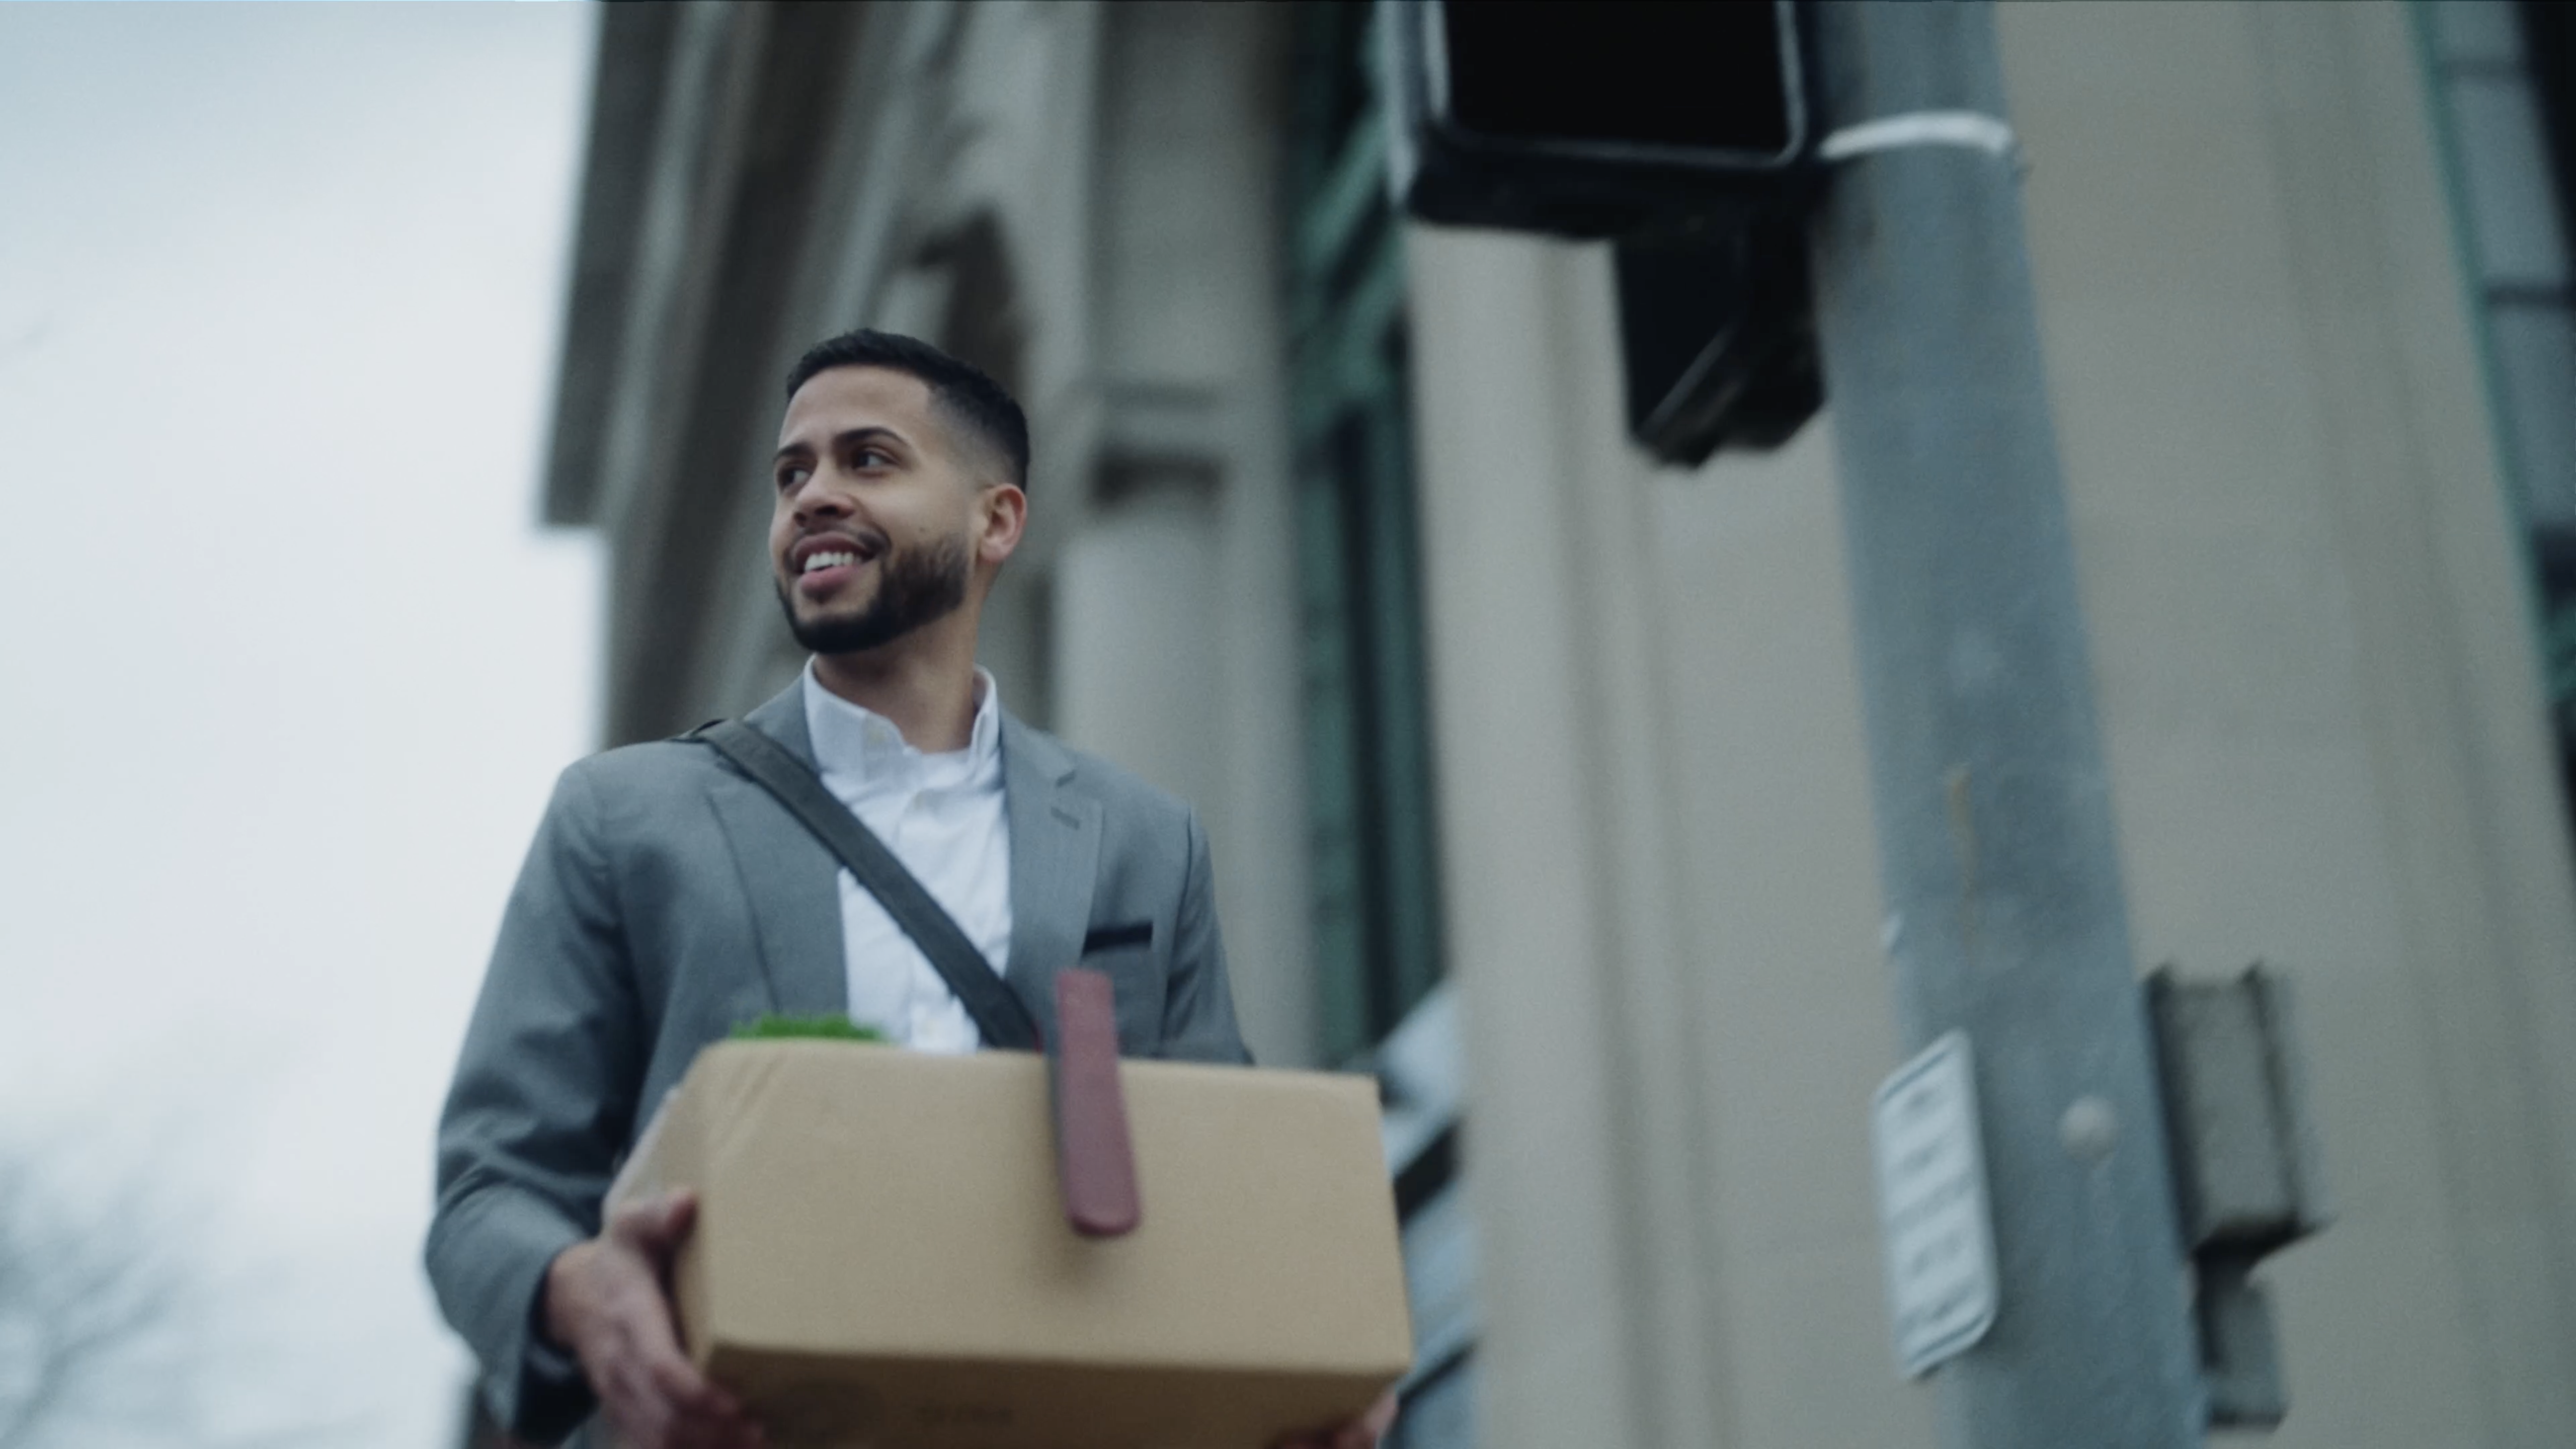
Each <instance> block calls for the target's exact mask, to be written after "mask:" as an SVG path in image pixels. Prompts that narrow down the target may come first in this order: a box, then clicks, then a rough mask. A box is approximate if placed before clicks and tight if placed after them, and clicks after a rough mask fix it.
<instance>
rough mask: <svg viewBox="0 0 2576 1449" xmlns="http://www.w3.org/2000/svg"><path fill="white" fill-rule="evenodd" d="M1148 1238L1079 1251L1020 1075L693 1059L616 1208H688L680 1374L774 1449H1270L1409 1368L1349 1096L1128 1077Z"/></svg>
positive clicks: (1296, 1079) (1132, 1068)
mask: <svg viewBox="0 0 2576 1449" xmlns="http://www.w3.org/2000/svg"><path fill="white" fill-rule="evenodd" d="M1119 1073H1120V1085H1121V1088H1122V1090H1123V1091H1124V1093H1125V1096H1126V1101H1127V1111H1128V1119H1129V1124H1130V1128H1131V1130H1132V1132H1133V1135H1134V1142H1135V1156H1136V1171H1137V1179H1138V1183H1139V1186H1140V1188H1141V1191H1142V1197H1143V1205H1144V1217H1143V1222H1142V1224H1141V1225H1140V1226H1139V1227H1138V1228H1137V1229H1136V1231H1134V1232H1132V1233H1130V1234H1127V1235H1126V1236H1123V1237H1117V1238H1107V1239H1096V1240H1093V1239H1085V1238H1082V1237H1080V1236H1078V1235H1077V1234H1076V1233H1075V1232H1074V1231H1073V1229H1072V1228H1071V1227H1070V1226H1069V1225H1068V1224H1067V1223H1066V1221H1065V1216H1064V1209H1063V1206H1062V1203H1061V1200H1060V1199H1059V1196H1058V1191H1057V1184H1056V1165H1055V1154H1054V1143H1053V1138H1052V1135H1051V1134H1052V1127H1051V1125H1050V1117H1049V1104H1048V1088H1047V1072H1046V1063H1045V1062H1044V1060H1043V1059H1041V1058H1038V1057H1035V1056H1029V1055H1025V1054H1018V1053H979V1054H977V1055H973V1056H937V1055H930V1054H925V1053H917V1052H910V1051H904V1050H901V1049H898V1048H894V1047H885V1046H874V1045H868V1044H862V1043H851V1042H833V1041H757V1042H754V1041H744V1042H725V1043H721V1044H718V1045H716V1046H713V1047H710V1048H708V1049H707V1050H706V1051H705V1052H704V1053H703V1054H702V1055H701V1056H700V1057H699V1058H698V1060H697V1062H696V1063H695V1064H694V1065H693V1066H692V1067H691V1068H690V1070H689V1074H688V1077H687V1079H686V1080H685V1081H684V1082H682V1084H681V1086H680V1089H679V1090H678V1091H677V1092H676V1093H674V1094H673V1096H672V1097H671V1099H670V1100H669V1101H668V1102H667V1103H665V1104H664V1107H663V1110H662V1112H661V1113H660V1114H659V1115H658V1117H657V1119H656V1121H655V1122H654V1124H653V1126H652V1128H651V1129H650V1130H649V1131H648V1132H647V1133H646V1134H645V1137H644V1139H643V1140H642V1141H641V1142H639V1144H638V1146H637V1150H636V1153H635V1155H634V1160H633V1161H631V1162H630V1163H629V1164H628V1166H627V1169H626V1170H625V1171H624V1172H622V1173H621V1174H620V1175H619V1179H618V1183H617V1186H616V1188H615V1189H614V1190H613V1191H612V1193H611V1198H610V1201H611V1203H612V1205H613V1204H616V1203H619V1202H623V1201H625V1200H627V1199H630V1198H632V1197H635V1196H638V1195H641V1194H646V1193H651V1192H655V1191H659V1190H661V1189H664V1188H670V1187H690V1188H694V1189H696V1190H697V1192H698V1194H699V1199H700V1203H699V1211H698V1224H697V1229H696V1231H695V1233H694V1234H693V1236H692V1237H691V1239H690V1241H689V1243H688V1244H687V1246H686V1247H685V1248H684V1249H683V1251H682V1253H681V1256H680V1260H679V1263H678V1266H677V1271H676V1276H675V1284H674V1292H675V1296H676V1298H677V1300H678V1304H679V1315H680V1324H681V1331H682V1334H683V1336H684V1339H685V1342H686V1343H687V1344H688V1347H689V1351H690V1353H691V1354H692V1356H693V1357H695V1359H696V1360H697V1362H698V1363H699V1365H700V1366H701V1367H702V1368H704V1369H705V1370H706V1371H707V1372H708V1373H710V1374H711V1375H712V1376H713V1377H714V1378H715V1379H716V1381H717V1382H719V1383H722V1384H724V1385H725V1386H726V1387H727V1388H729V1389H731V1390H733V1391H734V1392H735V1393H737V1394H739V1395H741V1396H742V1397H743V1398H744V1400H745V1401H746V1402H748V1403H749V1404H750V1405H751V1406H752V1408H753V1409H754V1411H755V1412H756V1413H758V1414H759V1415H760V1417H761V1419H762V1420H763V1422H764V1423H765V1424H766V1425H767V1426H768V1429H769V1433H770V1441H771V1443H773V1444H775V1445H778V1446H781V1449H792V1446H800V1445H825V1444H829V1445H853V1446H855V1445H869V1446H875V1449H1265V1446H1267V1445H1268V1444H1270V1443H1271V1442H1272V1441H1273V1440H1275V1439H1276V1438H1277V1437H1278V1436H1279V1435H1280V1434H1281V1433H1283V1432H1286V1431H1289V1430H1294V1429H1300V1428H1310V1427H1315V1426H1320V1425H1325V1424H1331V1423H1336V1422H1339V1421H1341V1420H1344V1419H1347V1418H1349V1417H1351V1416H1352V1415H1354V1414H1356V1413H1358V1412H1359V1411H1361V1410H1362V1409H1363V1408H1365V1407H1366V1406H1367V1405H1368V1404H1369V1403H1370V1402H1372V1401H1373V1400H1374V1399H1375V1398H1376V1396H1377V1395H1378V1394H1379V1393H1380V1392H1381V1391H1383V1390H1384V1389H1385V1388H1386V1387H1387V1386H1388V1385H1389V1384H1391V1383H1393V1382H1394V1381H1395V1380H1396V1378H1397V1377H1399V1376H1400V1375H1401V1374H1402V1373H1403V1372H1404V1371H1405V1369H1406V1368H1407V1367H1408V1366H1409V1364H1410V1361H1411V1358H1412V1331H1411V1327H1410V1325H1409V1323H1408V1321H1407V1317H1406V1308H1405V1296H1404V1272H1403V1264H1402V1261H1401V1257H1400V1253H1399V1249H1398V1245H1397V1237H1396V1223H1395V1208H1394V1201H1393V1196H1392V1194H1391V1192H1390V1191H1389V1188H1388V1184H1387V1180H1386V1169H1385V1165H1384V1159H1383V1156H1382V1152H1381V1149H1380V1146H1379V1139H1378V1105H1377V1092H1376V1084H1375V1083H1374V1082H1372V1081H1371V1080H1370V1079H1368V1078H1366V1077H1351V1076H1335V1075H1326V1074H1321V1073H1313V1072H1281V1071H1267V1070H1263V1071H1253V1070H1246V1069H1243V1068H1239V1067H1212V1066H1200V1065H1193V1064H1182V1063H1171V1062H1123V1063H1121V1064H1120V1067H1119Z"/></svg>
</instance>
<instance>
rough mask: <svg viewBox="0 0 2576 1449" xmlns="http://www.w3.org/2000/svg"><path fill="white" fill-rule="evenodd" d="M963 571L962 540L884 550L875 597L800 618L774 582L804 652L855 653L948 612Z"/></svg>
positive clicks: (959, 596)
mask: <svg viewBox="0 0 2576 1449" xmlns="http://www.w3.org/2000/svg"><path fill="white" fill-rule="evenodd" d="M969 575H970V569H969V566H968V563H967V558H966V541H965V540H964V539H957V538H952V539H949V540H947V541H946V542H944V543H931V544H924V545H921V546H919V547H916V548H889V549H888V550H887V551H886V555H885V558H884V560H883V561H882V562H881V563H880V564H879V565H878V570H877V591H876V596H875V597H874V598H871V599H869V600H868V603H867V607H865V608H863V609H861V610H860V611H859V612H858V613H856V614H852V615H847V616H844V617H840V618H821V619H800V618H798V617H797V615H796V600H795V598H794V596H793V595H791V594H790V593H789V592H788V590H789V588H790V587H791V586H790V585H788V584H786V583H781V584H779V586H778V607H779V609H780V611H781V612H783V613H785V614H786V615H787V631H788V632H789V633H791V634H794V635H795V636H796V642H797V643H798V644H800V645H802V646H804V647H805V648H806V649H807V650H808V651H810V652H812V653H815V654H859V653H864V652H866V651H867V650H870V649H874V648H876V647H878V646H879V645H882V644H891V643H893V642H894V641H895V640H897V639H900V638H902V637H903V636H904V635H906V634H909V633H911V632H912V631H913V630H915V629H918V628H920V627H921V626H922V625H924V624H928V623H931V622H933V621H935V620H938V619H943V618H945V617H947V616H948V615H949V614H950V613H952V612H954V611H955V610H956V608H957V606H958V605H960V604H963V603H965V602H966V583H967V579H968V577H969Z"/></svg>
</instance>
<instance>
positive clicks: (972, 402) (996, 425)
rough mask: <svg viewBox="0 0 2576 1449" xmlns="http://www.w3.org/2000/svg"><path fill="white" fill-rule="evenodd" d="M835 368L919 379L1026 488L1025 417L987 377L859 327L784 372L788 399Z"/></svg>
mask: <svg viewBox="0 0 2576 1449" xmlns="http://www.w3.org/2000/svg"><path fill="white" fill-rule="evenodd" d="M834 367H882V368H884V369H886V370H887V371H889V372H900V373H905V374H908V375H910V376H912V377H917V378H920V379H921V381H922V383H923V384H924V385H925V386H927V387H928V388H929V389H930V397H931V401H932V402H934V403H936V404H938V405H939V406H940V407H942V408H945V409H946V410H947V412H948V414H949V416H951V417H953V418H955V419H956V420H957V421H959V422H961V423H963V424H965V425H966V430H967V431H968V432H970V433H972V434H974V435H975V437H976V438H978V439H979V440H981V441H982V442H984V443H986V444H988V445H990V446H991V447H992V448H993V449H994V450H995V451H997V452H999V453H1000V454H1001V455H1002V457H1003V458H1004V459H1005V460H1007V461H1008V462H1009V463H1010V465H1011V482H1012V483H1013V484H1014V485H1016V486H1017V487H1020V488H1023V489H1025V488H1027V487H1028V486H1029V416H1028V414H1026V413H1024V412H1022V411H1020V404H1019V400H1018V399H1017V398H1014V397H1012V396H1011V390H1010V389H1009V388H1006V387H1004V386H1002V385H1001V384H1000V383H998V382H995V381H994V380H993V375H992V374H991V373H988V372H986V371H985V370H984V369H982V368H980V367H977V366H976V365H975V364H973V363H971V362H968V361H966V360H965V359H964V358H962V357H951V356H949V355H948V354H947V353H945V352H942V351H940V350H939V349H938V348H936V347H933V346H931V345H930V344H929V343H927V342H924V341H922V340H921V339H920V338H918V337H906V336H904V335H903V334H902V333H899V332H879V331H877V330H876V329H875V328H873V327H862V328H860V329H858V330H857V331H855V332H844V333H842V334H841V335H840V336H838V337H828V338H825V339H824V340H823V341H821V342H817V343H815V344H814V345H813V346H812V347H809V348H807V349H806V350H805V355H804V356H803V357H800V358H798V359H796V365H795V366H794V367H791V368H789V369H788V370H787V396H788V397H789V398H791V399H792V398H794V397H795V396H796V389H798V388H800V387H803V386H804V385H805V384H806V383H807V382H810V381H812V380H813V377H814V374H816V373H818V372H822V371H825V370H826V369H829V368H834Z"/></svg>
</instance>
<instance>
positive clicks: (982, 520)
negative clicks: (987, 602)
mask: <svg viewBox="0 0 2576 1449" xmlns="http://www.w3.org/2000/svg"><path fill="white" fill-rule="evenodd" d="M1028 526H1029V495H1028V494H1027V493H1025V492H1022V491H1021V490H1020V489H1019V488H1017V487H1015V486H1014V485H1012V484H1009V483H995V484H991V485H989V486H987V487H985V488H984V489H982V490H981V491H979V492H978V493H977V494H976V496H975V562H976V563H977V564H979V565H981V566H983V567H985V568H999V567H1001V566H1002V561H1003V560H1004V559H1007V558H1009V557H1010V556H1011V554H1012V552H1013V551H1014V550H1016V549H1017V548H1019V546H1020V535H1021V534H1022V533H1024V532H1025V531H1026V530H1027V528H1028Z"/></svg>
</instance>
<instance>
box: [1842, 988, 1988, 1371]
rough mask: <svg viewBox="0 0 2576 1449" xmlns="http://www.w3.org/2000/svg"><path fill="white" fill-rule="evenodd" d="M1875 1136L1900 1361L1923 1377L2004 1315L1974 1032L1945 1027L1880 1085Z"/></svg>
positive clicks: (1890, 1310)
mask: <svg viewBox="0 0 2576 1449" xmlns="http://www.w3.org/2000/svg"><path fill="white" fill-rule="evenodd" d="M1870 1146H1871V1147H1872V1148H1873V1149H1874V1151H1875V1153H1876V1155H1877V1158H1878V1227H1879V1234H1880V1240H1881V1241H1880V1244H1879V1246H1880V1251H1881V1252H1882V1253H1883V1254H1884V1256H1885V1260H1886V1265H1887V1316H1888V1322H1889V1324H1890V1326H1891V1329H1892V1331H1893V1335H1894V1339H1895V1348H1896V1366H1897V1369H1898V1371H1899V1372H1901V1373H1903V1374H1904V1375H1905V1376H1906V1377H1907V1378H1910V1379H1911V1378H1920V1377H1922V1376H1923V1375H1924V1374H1927V1373H1929V1372H1931V1371H1932V1369H1933V1367H1934V1366H1935V1365H1937V1364H1939V1363H1940V1362H1941V1361H1942V1360H1944V1359H1947V1358H1950V1357H1953V1356H1954V1355H1957V1354H1960V1353H1964V1352H1966V1351H1967V1350H1968V1349H1969V1348H1971V1347H1973V1346H1974V1345H1975V1344H1976V1341H1977V1340H1978V1339H1980V1338H1983V1337H1985V1334H1986V1330H1987V1329H1989V1328H1991V1327H1993V1326H1994V1322H1995V1301H1996V1286H1995V1227H1994V1218H1993V1215H1992V1214H1991V1213H1990V1212H1989V1211H1988V1210H1987V1207H1986V1152H1985V1147H1984V1146H1983V1144H1981V1143H1980V1142H1979V1141H1978V1137H1977V1084H1976V1073H1975V1070H1974V1068H1973V1067H1972V1066H1971V1065H1970V1063H1969V1055H1968V1038H1967V1036H1966V1034H1965V1033H1962V1032H1955V1031H1954V1032H1949V1033H1946V1034H1945V1035H1943V1036H1942V1037H1941V1039H1940V1040H1938V1041H1935V1042H1934V1043H1932V1045H1930V1046H1928V1047H1925V1048H1924V1049H1923V1051H1922V1053H1921V1054H1920V1055H1918V1056H1916V1057H1915V1058H1914V1060H1912V1061H1910V1062H1907V1063H1906V1064H1905V1065H1904V1066H1901V1067H1899V1068H1897V1069H1896V1071H1895V1072H1894V1073H1893V1074H1891V1075H1890V1076H1889V1077H1888V1079H1887V1081H1886V1082H1885V1083H1884V1084H1883V1085H1881V1086H1880V1087H1879V1089H1878V1096H1877V1098H1876V1100H1875V1101H1874V1102H1873V1104H1872V1107H1871V1111H1870Z"/></svg>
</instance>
